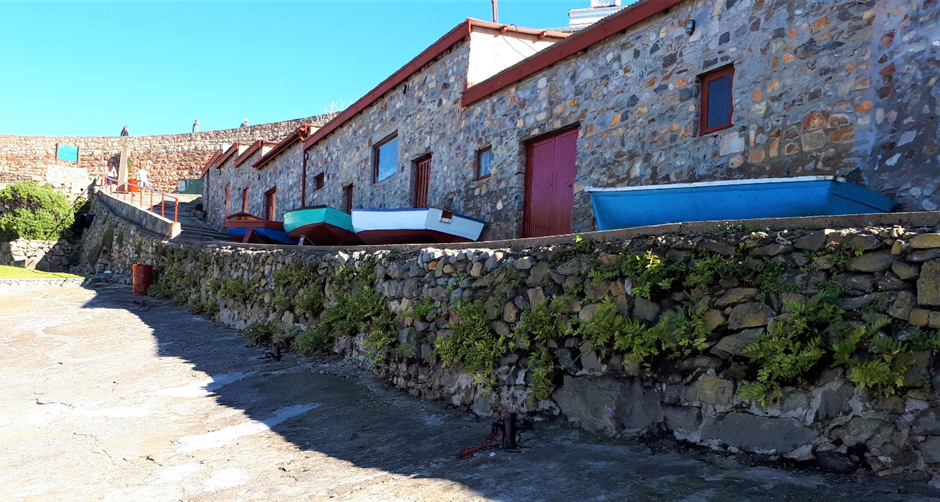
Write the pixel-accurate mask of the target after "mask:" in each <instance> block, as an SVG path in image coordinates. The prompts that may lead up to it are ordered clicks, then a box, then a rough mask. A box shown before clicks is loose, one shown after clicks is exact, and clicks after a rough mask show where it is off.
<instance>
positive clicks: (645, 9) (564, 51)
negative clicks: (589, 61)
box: [460, 0, 683, 106]
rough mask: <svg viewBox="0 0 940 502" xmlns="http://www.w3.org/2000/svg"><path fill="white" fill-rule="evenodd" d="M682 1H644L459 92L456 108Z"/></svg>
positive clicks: (467, 104)
mask: <svg viewBox="0 0 940 502" xmlns="http://www.w3.org/2000/svg"><path fill="white" fill-rule="evenodd" d="M682 2H683V0H644V1H640V2H639V3H636V4H634V5H632V6H630V7H627V8H626V9H623V10H622V11H620V12H618V13H616V14H613V15H611V16H610V17H608V18H605V19H603V20H601V21H598V22H597V23H595V24H594V25H592V26H590V27H588V28H584V29H583V30H581V31H579V32H577V33H576V34H574V35H572V36H571V37H569V38H568V39H567V40H564V41H562V42H558V43H557V44H555V45H553V46H551V47H549V48H547V49H545V50H543V51H541V52H537V53H536V54H535V55H534V56H532V57H530V58H528V59H524V60H522V61H520V62H518V63H516V64H515V65H513V66H510V67H509V68H506V69H505V70H503V71H501V72H499V73H497V74H496V75H493V76H492V77H490V78H488V79H486V80H484V81H483V82H480V83H478V84H476V85H474V86H473V87H470V88H469V89H467V90H466V91H464V92H463V97H462V98H461V100H460V106H469V105H471V104H473V103H476V102H477V101H479V100H481V99H483V98H485V97H487V96H489V95H491V94H493V93H495V92H497V91H499V90H502V89H505V88H506V87H509V86H510V85H512V84H515V83H516V82H519V81H521V80H522V79H524V78H526V77H529V76H531V75H533V74H535V73H537V72H539V71H541V70H543V69H545V68H547V67H549V66H551V65H553V64H555V63H557V62H559V61H561V60H563V59H565V58H567V57H568V56H571V55H574V54H577V53H578V52H579V51H583V50H585V49H587V48H589V47H591V46H592V45H594V44H596V43H598V42H601V41H603V40H605V39H607V38H609V37H611V36H613V35H616V34H617V33H620V32H622V31H626V30H628V29H629V28H631V27H633V26H634V25H636V24H639V23H641V22H643V21H646V20H647V19H649V18H651V17H653V16H655V15H657V14H659V13H661V12H665V11H666V10H669V9H671V8H672V7H675V6H676V5H678V4H680V3H682Z"/></svg>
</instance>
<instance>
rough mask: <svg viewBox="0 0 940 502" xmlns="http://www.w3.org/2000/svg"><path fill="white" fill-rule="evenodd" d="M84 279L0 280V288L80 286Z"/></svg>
mask: <svg viewBox="0 0 940 502" xmlns="http://www.w3.org/2000/svg"><path fill="white" fill-rule="evenodd" d="M84 282H85V279H82V278H80V277H74V278H72V277H68V278H57V279H0V288H16V287H40V286H63V287H64V286H69V287H75V286H81V285H82V284H83V283H84Z"/></svg>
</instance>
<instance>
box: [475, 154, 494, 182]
mask: <svg viewBox="0 0 940 502" xmlns="http://www.w3.org/2000/svg"><path fill="white" fill-rule="evenodd" d="M492 173H493V147H491V146H488V147H486V148H484V149H482V150H478V151H477V179H478V180H482V179H483V178H489V177H490V174H492Z"/></svg>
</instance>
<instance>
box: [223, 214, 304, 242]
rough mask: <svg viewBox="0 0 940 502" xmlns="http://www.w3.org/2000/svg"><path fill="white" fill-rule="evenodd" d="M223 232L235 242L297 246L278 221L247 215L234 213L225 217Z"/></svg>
mask: <svg viewBox="0 0 940 502" xmlns="http://www.w3.org/2000/svg"><path fill="white" fill-rule="evenodd" d="M225 231H226V232H228V235H229V237H230V238H231V239H232V240H233V241H236V242H257V241H260V242H263V243H265V244H297V242H296V241H294V239H291V237H290V236H289V235H287V232H285V231H284V224H283V223H281V222H280V221H273V220H266V219H264V218H259V217H257V216H254V215H252V214H248V213H235V214H230V215H228V216H226V217H225Z"/></svg>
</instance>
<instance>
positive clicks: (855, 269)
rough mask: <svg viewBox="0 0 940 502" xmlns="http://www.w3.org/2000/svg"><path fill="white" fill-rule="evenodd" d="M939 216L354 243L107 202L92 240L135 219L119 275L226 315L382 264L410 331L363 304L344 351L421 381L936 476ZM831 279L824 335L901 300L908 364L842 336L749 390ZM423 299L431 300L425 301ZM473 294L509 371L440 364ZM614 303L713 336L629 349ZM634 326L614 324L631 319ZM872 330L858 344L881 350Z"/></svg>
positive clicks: (614, 421)
mask: <svg viewBox="0 0 940 502" xmlns="http://www.w3.org/2000/svg"><path fill="white" fill-rule="evenodd" d="M96 204H97V203H96ZM101 210H102V209H100V208H97V207H96V211H99V212H100V211H101ZM743 225H748V226H749V227H747V228H746V227H744V226H743ZM938 225H940V214H938V213H926V212H925V213H906V214H889V215H879V216H874V217H872V216H865V217H829V218H794V219H781V220H762V221H749V222H740V223H735V222H732V223H731V224H723V225H716V224H705V223H697V224H684V225H679V224H675V225H662V226H657V227H648V228H645V229H632V230H624V231H614V232H596V233H589V234H584V235H583V236H582V239H580V240H576V241H574V242H572V239H571V237H570V236H567V237H558V238H550V239H530V240H524V241H504V242H495V243H492V245H490V246H487V247H480V245H479V244H468V245H455V246H454V247H453V248H451V249H439V248H431V247H426V246H417V245H413V246H396V247H393V248H380V247H372V248H359V249H356V250H349V251H347V250H338V249H311V248H297V247H296V246H265V245H240V244H231V245H196V244H195V243H194V244H187V243H185V242H179V241H174V242H173V243H167V242H160V241H159V240H158V239H155V238H154V237H153V235H152V234H147V233H146V232H139V231H135V230H134V229H133V228H132V227H129V226H127V223H126V222H124V221H123V220H121V219H120V218H116V217H110V216H109V217H105V218H97V219H96V220H95V226H94V228H92V229H90V231H88V232H87V233H86V234H85V246H86V247H89V246H98V245H101V243H100V242H99V241H100V240H101V239H102V236H105V235H107V230H106V229H108V228H110V229H111V234H113V235H118V234H119V233H121V234H123V241H122V243H121V244H117V238H113V239H111V243H112V246H111V258H110V266H111V269H112V271H113V272H114V276H115V277H116V278H117V279H118V280H122V281H127V280H129V273H130V264H131V263H150V264H153V265H154V268H155V280H156V285H155V286H157V287H160V286H161V282H160V281H161V280H163V279H164V278H166V281H168V282H167V283H164V284H163V286H165V287H166V288H167V289H165V290H164V291H165V292H169V293H170V294H171V296H174V297H175V298H176V299H177V300H179V301H183V302H189V303H190V304H191V305H192V306H194V308H195V307H196V306H199V308H200V309H205V308H206V305H207V304H208V305H215V307H216V308H215V310H216V311H217V315H216V318H217V319H218V320H219V321H221V322H224V323H226V324H228V325H231V326H234V327H236V328H239V329H242V328H246V327H248V326H250V325H253V324H256V323H259V322H265V321H274V322H278V323H283V324H285V325H290V324H294V325H298V326H300V327H301V329H302V328H303V327H304V326H317V321H318V316H317V315H316V314H315V313H314V312H313V311H306V310H301V309H300V308H299V307H296V306H285V298H294V299H296V298H301V297H303V296H304V295H306V294H307V292H308V291H310V290H311V288H313V290H315V291H316V292H317V294H319V295H322V298H323V305H325V306H329V305H336V304H337V303H336V302H339V301H341V300H342V299H343V297H342V295H341V293H340V291H341V289H340V286H339V285H340V284H341V278H342V277H349V276H350V275H351V274H352V275H355V274H357V273H361V274H362V280H363V281H365V282H363V283H360V284H359V286H357V287H362V286H366V287H367V288H368V289H367V290H360V291H374V292H377V293H378V294H379V295H380V297H381V299H382V300H381V301H382V303H383V304H384V307H383V308H387V309H388V312H390V314H389V315H390V316H391V317H392V319H394V326H395V328H394V330H395V333H393V336H392V338H391V341H390V342H389V345H388V346H387V347H383V348H382V351H381V353H380V355H376V351H375V347H369V346H368V340H369V339H370V337H372V336H373V335H374V333H373V332H371V331H370V328H369V327H368V326H369V323H370V322H374V320H375V318H377V317H381V316H382V315H383V314H381V313H380V312H379V313H375V314H373V315H374V316H376V317H372V318H370V317H365V318H363V319H362V322H361V323H360V324H359V329H358V330H357V332H358V333H359V334H358V335H354V336H340V337H339V338H337V339H335V340H334V342H333V344H332V347H333V350H334V351H335V352H338V353H341V354H343V355H345V356H346V357H349V358H351V359H353V360H356V361H359V362H360V363H361V364H363V365H364V366H368V367H371V368H372V369H373V370H374V371H375V372H376V373H377V374H378V375H379V376H381V377H382V378H385V379H386V380H388V381H389V382H391V383H393V384H394V385H396V386H398V387H400V388H401V389H402V390H404V391H407V392H409V393H410V394H412V395H416V396H421V397H424V398H429V399H446V400H447V401H449V402H451V403H453V404H454V405H456V406H464V407H467V408H470V409H472V410H473V411H474V412H476V413H478V414H480V415H484V416H486V415H489V414H491V413H493V412H494V411H495V410H499V409H503V410H515V411H519V412H522V413H526V414H537V415H547V416H553V415H563V416H565V417H567V418H568V419H569V420H572V421H575V422H578V423H580V424H581V425H582V426H584V427H585V428H587V429H590V430H595V431H602V432H605V433H608V434H626V435H639V434H665V435H667V436H670V437H673V438H675V439H677V440H680V441H687V442H689V443H693V444H698V445H703V446H707V447H710V448H714V449H717V450H724V451H730V452H747V453H749V454H754V455H759V456H765V457H768V458H775V459H782V458H787V459H792V460H797V461H815V462H818V463H819V464H820V465H822V466H823V467H824V468H826V469H828V470H831V471H834V472H852V471H855V470H856V469H865V468H867V469H871V470H872V471H874V472H875V473H877V474H878V475H884V476H889V475H890V476H903V477H907V478H909V479H914V480H918V481H921V482H926V481H929V482H931V483H932V484H935V485H937V484H940V446H938V445H940V420H938V416H940V394H938V391H937V389H938V388H940V373H938V371H937V362H936V360H935V355H934V352H933V351H930V350H923V351H913V352H911V351H910V347H913V346H914V344H915V341H916V340H921V341H924V340H926V341H928V342H929V344H928V345H929V347H936V346H937V345H936V342H937V341H938V340H937V337H938V333H937V331H936V328H938V327H940V236H938V235H940V234H938V233H936V232H937V231H938V230H940V227H938ZM647 253H650V254H647ZM631 257H638V258H636V259H641V260H650V259H651V257H652V258H655V259H656V260H662V261H663V263H684V264H685V266H687V267H689V268H688V270H693V269H695V270H699V271H702V270H712V271H713V272H714V271H718V270H722V271H721V272H715V273H716V274H717V275H713V276H707V274H706V275H702V274H700V275H698V276H696V277H697V279H696V280H695V281H693V280H692V279H690V277H691V276H687V277H686V279H685V281H684V282H681V281H680V282H671V283H668V284H666V283H664V282H660V279H662V277H660V278H657V279H655V281H653V282H644V281H647V280H648V279H649V278H647V279H644V278H643V277H644V276H643V274H642V273H640V274H639V275H627V276H624V275H622V274H617V273H614V274H613V275H605V274H606V272H609V271H610V270H611V269H610V268H609V265H611V264H622V263H623V262H622V260H623V259H624V258H626V259H627V261H629V260H630V259H633V258H631ZM650 263H652V262H650ZM702 263H705V264H706V265H700V264H702ZM696 264H699V265H696ZM708 264H710V265H708ZM722 264H724V265H722ZM373 266H374V268H373ZM297 267H306V268H303V269H300V268H297ZM695 267H701V268H695ZM710 267H711V268H710ZM722 267H725V268H722ZM728 267H730V268H728ZM280 270H284V271H295V272H296V271H298V270H304V271H305V272H304V273H306V274H312V275H308V276H307V280H306V281H305V282H303V283H302V284H299V285H295V287H296V288H298V289H292V290H284V289H282V286H281V284H282V281H284V280H285V276H286V280H292V279H291V274H279V273H278V272H279V271H280ZM637 270H644V268H643V267H640V268H639V269H637ZM354 271H359V272H354ZM292 273H293V272H292ZM297 273H299V272H297ZM279 277H280V278H279ZM170 278H173V279H172V280H171V279H170ZM177 281H179V283H177ZM183 282H185V284H183ZM663 284H665V285H663ZM230 286H232V287H230ZM234 286H238V287H237V288H236V287H234ZM174 288H176V289H174ZM656 288H659V289H656ZM644 289H645V293H644ZM820 293H823V294H824V295H829V296H828V298H829V300H831V301H832V303H825V304H824V305H826V309H828V310H827V312H829V314H832V313H833V312H839V319H840V321H839V322H838V324H835V325H826V326H822V327H817V328H818V329H820V333H822V334H821V335H819V336H821V337H822V338H821V340H822V341H820V342H819V343H820V344H821V345H819V346H821V347H823V350H825V351H828V352H826V353H827V354H829V353H830V352H831V351H832V346H833V345H834V344H835V342H836V341H838V340H841V339H840V338H836V337H837V336H846V335H841V334H840V335H837V333H844V332H847V331H844V330H849V331H852V332H858V331H857V330H858V329H862V328H864V327H866V326H871V325H872V323H873V322H875V321H877V320H878V319H888V320H890V324H888V325H887V326H882V327H881V328H879V329H878V331H879V334H878V335H877V336H883V337H888V338H890V339H892V340H895V341H896V342H898V343H907V344H908V345H905V346H904V347H903V348H902V350H901V352H900V353H898V354H901V355H898V357H902V355H903V357H905V358H906V359H904V360H905V361H906V365H907V369H906V372H903V379H902V381H900V382H898V385H897V386H895V385H894V383H895V382H890V383H889V385H887V386H886V387H878V388H877V389H876V390H877V392H876V390H873V389H869V388H862V387H860V386H859V385H857V384H856V383H854V382H853V380H857V379H858V378H859V377H858V375H856V374H855V373H853V372H852V371H847V370H846V365H845V364H840V363H838V362H836V361H834V360H833V359H832V358H831V356H828V355H827V356H826V357H823V358H822V359H820V360H819V361H817V363H815V364H814V365H813V367H812V369H811V370H810V371H807V372H806V373H805V375H803V381H800V379H796V378H794V379H793V380H792V381H788V382H785V383H783V385H782V386H781V387H780V389H779V395H774V394H769V395H767V396H766V399H767V400H766V402H765V403H764V404H761V403H760V402H759V401H758V399H757V398H745V397H742V392H743V391H744V389H745V388H746V387H747V385H748V384H747V382H752V383H753V382H755V381H756V379H757V378H758V377H759V373H758V371H757V370H758V368H761V367H766V364H767V363H766V361H764V360H763V359H757V358H758V357H759V356H758V355H755V354H754V353H752V352H749V351H747V350H744V347H745V346H747V345H749V344H753V343H754V342H755V341H760V340H761V339H767V337H768V334H770V333H780V332H781V331H780V328H779V326H778V325H782V326H785V327H786V326H789V325H788V324H786V323H787V322H789V321H788V319H792V318H794V316H800V315H802V314H800V312H801V310H800V309H801V308H803V307H802V306H805V305H811V304H813V301H814V300H812V299H813V298H814V297H817V295H818V294H820ZM359 294H361V293H359ZM820 301H821V300H820ZM419 305H424V306H425V307H427V308H426V309H423V310H421V313H420V314H416V313H415V312H417V310H416V309H417V308H418V306H419ZM468 305H469V306H476V307H479V309H480V310H479V311H478V312H482V314H479V315H482V316H484V328H482V329H484V330H485V337H484V338H483V339H481V341H482V342H486V341H487V340H489V341H495V340H502V341H503V342H504V343H506V342H507V340H512V341H513V344H511V345H510V344H508V343H507V344H506V345H505V346H504V348H503V350H502V351H501V352H500V353H497V354H494V355H492V356H491V357H492V359H490V360H489V363H488V364H492V372H488V371H487V370H486V369H485V366H481V367H479V368H463V367H461V366H460V365H459V364H458V365H454V364H449V365H446V364H442V361H441V356H440V355H439V354H440V353H441V352H440V349H439V347H438V350H435V347H436V344H437V343H438V342H439V341H440V340H446V339H447V338H449V337H456V336H458V331H459V330H460V329H461V328H460V326H461V322H462V319H461V318H460V316H461V315H464V316H467V319H470V318H471V317H470V314H469V313H467V312H469V311H465V310H461V309H462V308H464V307H467V306H468ZM819 305H823V304H822V303H819ZM311 308H313V307H311ZM316 308H317V311H319V308H320V307H316ZM605 309H607V310H605ZM610 309H613V310H610ZM209 310H210V311H211V310H213V309H209ZM533 311H539V312H541V313H542V314H545V313H546V312H554V314H552V316H554V317H552V319H554V321H553V322H554V323H555V324H553V325H552V326H553V328H552V329H551V330H548V331H542V332H540V333H541V334H535V333H534V332H532V331H531V330H533V329H534V328H533V326H535V325H536V324H535V323H536V321H537V319H536V317H533V316H534V314H533V313H532V312H533ZM604 312H606V314H604ZM612 312H613V314H616V316H619V317H617V319H621V321H618V322H622V323H627V324H629V323H633V324H634V325H636V324H637V323H638V324H639V325H640V326H644V329H651V330H652V329H654V328H656V326H664V325H665V326H677V325H682V326H691V325H692V324H682V323H690V322H693V321H694V323H695V324H694V326H695V328H694V329H695V330H697V331H696V332H700V333H705V335H703V336H704V337H705V340H706V341H705V342H704V343H701V344H692V345H687V346H685V347H686V350H685V351H684V352H683V351H682V350H679V351H676V350H674V349H670V350H673V352H669V353H668V354H665V353H664V354H660V356H656V355H655V354H653V355H651V356H648V359H643V358H641V359H639V360H638V361H637V362H632V361H633V359H631V358H632V357H634V356H635V355H636V354H637V353H639V352H638V351H639V350H640V348H641V346H640V345H629V347H633V348H628V349H624V348H623V347H620V348H617V347H616V346H615V345H613V343H612V341H611V340H610V339H609V338H608V339H607V340H606V341H605V340H604V338H603V336H602V335H603V334H604V333H596V332H595V333H594V334H593V335H591V334H590V333H591V331H590V329H592V328H590V326H592V324H591V323H592V322H595V321H594V319H595V316H602V315H606V316H609V315H612ZM331 322H333V321H331ZM468 322H469V321H468ZM619 326H620V327H619V328H616V329H614V328H611V331H610V332H611V333H614V332H616V333H621V332H624V331H625V330H626V329H627V328H625V327H624V326H626V324H621V325H619ZM775 326H777V327H776V328H775ZM794 329H796V328H794ZM775 330H776V331H775ZM853 330H855V331H853ZM787 332H788V331H787V330H786V329H785V330H783V333H787ZM605 333H606V332H605ZM672 333H673V336H677V335H675V333H677V332H676V331H675V330H673V331H672ZM617 336H620V335H617ZM678 339H679V338H676V339H675V340H678ZM618 340H619V338H618ZM905 340H906V341H905ZM667 341H668V338H667ZM806 343H810V344H812V340H808V341H806ZM869 343H873V342H869ZM665 347H666V345H663V346H662V350H666V349H665ZM860 347H862V346H860ZM865 347H867V345H865V346H864V347H862V348H860V349H859V351H858V352H857V353H854V354H853V357H873V358H881V357H882V354H880V353H875V354H871V353H869V352H868V351H867V349H866V348H865ZM929 347H928V348H929ZM540 357H547V358H548V361H549V362H550V363H551V364H548V363H546V361H545V360H542V361H541V362H539V358H540ZM899 360H900V359H899ZM625 361H626V362H627V364H625ZM761 361H763V362H761ZM474 375H475V376H474ZM487 382H489V383H487ZM546 385H547V387H546ZM546 390H547V391H548V392H547V393H546V392H544V391H546ZM884 391H888V392H886V393H885V392H884ZM538 393H542V394H543V395H541V396H540V395H537V394H538Z"/></svg>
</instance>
